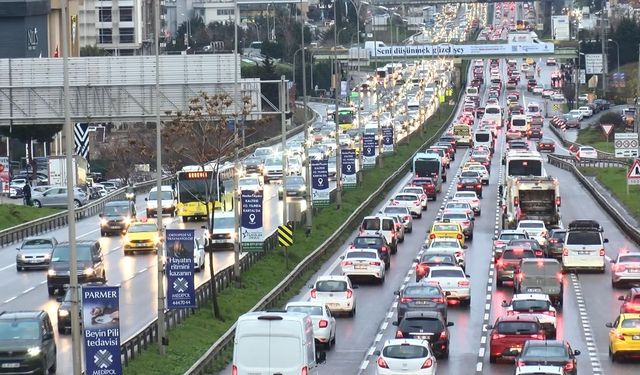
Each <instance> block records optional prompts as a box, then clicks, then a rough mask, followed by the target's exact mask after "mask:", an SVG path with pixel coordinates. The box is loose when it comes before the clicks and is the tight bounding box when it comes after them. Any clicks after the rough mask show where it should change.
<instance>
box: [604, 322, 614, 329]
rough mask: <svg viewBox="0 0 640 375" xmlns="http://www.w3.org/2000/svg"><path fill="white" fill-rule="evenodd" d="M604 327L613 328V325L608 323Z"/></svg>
mask: <svg viewBox="0 0 640 375" xmlns="http://www.w3.org/2000/svg"><path fill="white" fill-rule="evenodd" d="M604 326H605V327H607V328H613V323H607V324H605V325H604Z"/></svg>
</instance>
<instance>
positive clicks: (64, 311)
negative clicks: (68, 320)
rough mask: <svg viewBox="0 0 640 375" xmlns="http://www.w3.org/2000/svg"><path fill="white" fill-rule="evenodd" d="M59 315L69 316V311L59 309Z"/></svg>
mask: <svg viewBox="0 0 640 375" xmlns="http://www.w3.org/2000/svg"><path fill="white" fill-rule="evenodd" d="M58 315H59V316H61V317H63V318H65V317H67V316H69V311H67V310H58Z"/></svg>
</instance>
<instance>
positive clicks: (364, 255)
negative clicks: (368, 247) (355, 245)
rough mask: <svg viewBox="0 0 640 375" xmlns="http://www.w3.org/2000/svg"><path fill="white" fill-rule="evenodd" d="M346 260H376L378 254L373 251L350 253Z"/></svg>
mask: <svg viewBox="0 0 640 375" xmlns="http://www.w3.org/2000/svg"><path fill="white" fill-rule="evenodd" d="M346 258H350V259H352V258H368V259H375V258H376V253H374V252H372V251H349V252H348V253H347V256H346Z"/></svg>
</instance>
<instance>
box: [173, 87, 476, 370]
mask: <svg viewBox="0 0 640 375" xmlns="http://www.w3.org/2000/svg"><path fill="white" fill-rule="evenodd" d="M463 92H464V91H463V90H460V93H459V95H458V100H457V105H456V108H454V110H453V111H452V112H451V114H450V115H449V117H448V118H447V120H446V121H445V122H444V123H443V125H442V126H441V128H440V129H439V130H438V132H436V134H435V135H434V136H432V137H431V138H429V139H428V140H427V141H426V142H424V143H423V144H422V145H421V146H420V147H419V148H418V151H420V150H422V149H424V148H425V147H427V146H428V145H430V144H432V143H433V142H434V141H435V140H436V139H438V138H439V137H440V135H441V134H442V132H444V130H445V129H446V128H447V127H448V124H449V123H450V122H451V120H452V118H453V117H454V116H455V114H456V109H457V106H458V105H459V104H460V102H461V101H460V98H461V96H462V93H463ZM432 116H433V115H432ZM427 122H428V119H427V120H426V121H425V124H426V123H427ZM423 125H424V124H423ZM416 131H420V127H419V128H417V130H416ZM418 151H416V152H418ZM414 156H415V153H414V154H413V155H412V156H411V157H410V158H409V159H408V160H407V161H405V162H404V163H403V164H402V166H401V167H400V168H399V169H398V170H397V171H396V172H394V173H393V174H392V175H391V176H389V177H388V178H387V179H386V180H385V181H384V182H382V184H381V185H380V187H379V188H378V189H377V190H376V191H375V192H374V193H373V194H371V195H370V196H369V197H368V198H367V199H366V200H365V201H364V202H362V203H361V204H360V206H358V208H356V209H355V211H354V212H353V213H352V214H351V215H350V216H349V217H348V218H347V220H346V221H345V222H344V223H343V224H342V225H341V226H340V227H339V228H338V229H337V230H336V231H335V232H334V233H333V234H332V235H331V236H330V237H329V238H327V239H326V240H325V241H324V242H323V243H322V244H321V245H320V246H318V248H316V249H315V250H314V251H313V252H312V253H311V254H309V255H308V256H307V257H306V258H305V259H303V260H302V261H301V262H300V263H299V264H298V265H297V266H296V267H295V268H294V269H293V271H291V273H289V275H287V276H286V277H285V278H284V279H283V280H282V281H281V282H280V283H279V284H278V285H277V286H276V287H275V288H273V289H272V290H271V291H270V292H269V293H268V294H267V295H266V296H264V297H263V298H262V299H261V300H260V301H258V303H257V304H256V305H255V306H254V307H253V308H252V309H251V310H250V311H257V310H263V309H268V308H273V307H276V304H277V303H278V301H279V300H280V298H281V296H282V295H283V294H285V293H286V292H288V291H289V290H290V289H291V287H292V285H293V283H294V282H295V281H297V280H298V279H299V278H300V277H301V276H302V275H303V274H304V273H305V272H306V271H308V270H309V269H310V268H311V267H313V266H314V265H315V264H316V262H317V261H318V260H319V259H320V258H321V257H322V256H323V255H325V254H326V253H327V252H328V251H331V250H332V249H334V245H335V243H336V242H337V241H338V240H339V238H340V237H341V236H342V234H343V233H344V232H345V231H347V230H349V229H350V228H355V227H356V226H357V225H358V224H359V222H360V221H361V220H362V218H363V217H364V216H366V212H365V211H366V210H367V209H368V208H370V207H371V206H372V205H373V204H375V202H377V201H379V199H380V198H381V196H382V195H383V194H384V193H385V192H386V191H387V190H388V189H389V188H390V187H391V186H393V185H394V184H395V183H396V182H397V181H398V180H399V179H400V178H401V177H402V176H404V175H405V174H406V172H407V171H408V170H409V167H410V165H411V161H412V159H413V157H414ZM234 334H235V324H234V325H233V326H232V327H231V328H229V329H228V330H227V332H225V333H224V334H223V335H222V336H221V337H220V338H219V339H218V340H217V341H216V342H215V343H214V344H213V345H212V346H211V347H210V348H209V349H208V350H207V351H206V352H205V353H204V355H203V356H202V357H201V358H200V359H199V360H198V361H197V362H196V363H195V364H194V365H193V366H191V368H190V369H189V370H187V372H185V375H205V374H209V373H210V371H211V370H212V367H213V365H214V363H215V362H216V360H217V359H218V358H219V357H220V355H221V353H223V352H224V351H225V350H226V349H227V348H229V347H230V346H231V345H233V337H234Z"/></svg>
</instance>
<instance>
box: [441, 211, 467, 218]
mask: <svg viewBox="0 0 640 375" xmlns="http://www.w3.org/2000/svg"><path fill="white" fill-rule="evenodd" d="M442 218H443V219H449V220H468V219H469V217H467V214H465V213H463V212H461V213H451V214H444V215H442Z"/></svg>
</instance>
